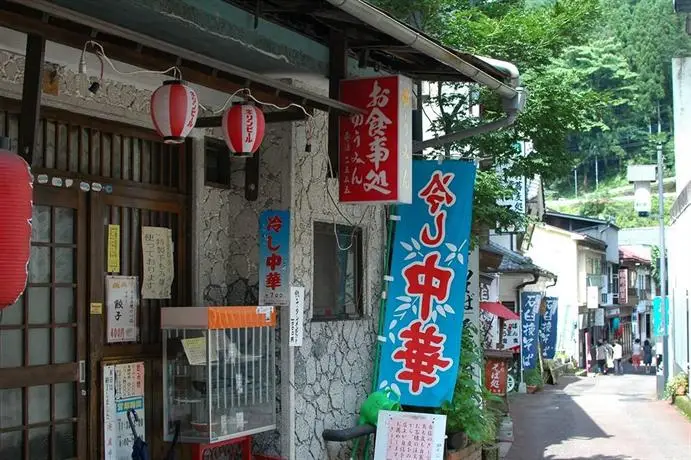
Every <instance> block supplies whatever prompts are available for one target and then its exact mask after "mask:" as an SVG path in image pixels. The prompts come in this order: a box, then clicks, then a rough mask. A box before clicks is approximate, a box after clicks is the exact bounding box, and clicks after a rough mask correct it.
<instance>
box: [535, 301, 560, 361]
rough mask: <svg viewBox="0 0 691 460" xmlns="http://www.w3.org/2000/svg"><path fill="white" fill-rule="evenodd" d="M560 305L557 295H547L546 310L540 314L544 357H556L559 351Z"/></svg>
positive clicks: (541, 343) (541, 342) (541, 345)
mask: <svg viewBox="0 0 691 460" xmlns="http://www.w3.org/2000/svg"><path fill="white" fill-rule="evenodd" d="M558 306H559V299H558V298H557V297H545V312H544V313H543V314H542V315H540V332H539V334H540V347H541V348H542V357H543V358H545V359H554V354H555V353H556V351H557V350H556V348H557V324H558V317H557V314H558V313H559V312H558Z"/></svg>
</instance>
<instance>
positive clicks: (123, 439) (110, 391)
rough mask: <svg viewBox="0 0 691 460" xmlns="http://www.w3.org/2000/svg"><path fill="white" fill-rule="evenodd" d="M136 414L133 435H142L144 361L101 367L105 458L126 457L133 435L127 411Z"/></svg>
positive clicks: (123, 459)
mask: <svg viewBox="0 0 691 460" xmlns="http://www.w3.org/2000/svg"><path fill="white" fill-rule="evenodd" d="M130 409H134V410H135V411H136V412H137V416H138V417H139V422H136V423H135V427H136V428H137V434H138V435H139V436H141V438H142V439H144V438H145V434H146V426H145V422H144V420H145V414H144V362H136V363H127V364H117V365H113V366H104V367H103V436H104V445H105V452H104V457H105V460H130V459H131V458H132V444H133V443H134V437H133V436H132V431H131V430H130V426H129V424H128V422H127V411H128V410H130Z"/></svg>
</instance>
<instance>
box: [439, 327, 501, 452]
mask: <svg viewBox="0 0 691 460" xmlns="http://www.w3.org/2000/svg"><path fill="white" fill-rule="evenodd" d="M476 334H477V330H476V328H475V327H474V326H472V325H466V326H464V329H463V337H462V339H461V367H460V369H459V372H458V377H457V379H456V386H455V389H454V394H453V398H452V400H451V401H448V402H446V403H445V404H444V405H443V406H442V408H441V410H440V411H439V412H440V413H442V414H444V415H446V434H447V446H446V447H447V454H446V459H447V460H461V459H463V458H466V456H468V455H472V453H473V452H474V453H475V455H477V453H478V452H479V451H480V450H481V449H482V445H483V444H484V443H489V442H494V438H495V437H496V420H497V415H496V414H495V411H494V409H492V408H491V407H489V401H491V398H496V396H494V395H491V396H490V395H489V394H488V393H489V392H487V391H486V390H485V389H484V386H483V385H482V384H481V383H479V382H478V381H477V380H476V378H475V372H476V369H478V368H482V360H483V356H482V351H481V349H480V347H478V346H477V345H476V343H475V341H474V337H475V335H476ZM480 381H482V380H480Z"/></svg>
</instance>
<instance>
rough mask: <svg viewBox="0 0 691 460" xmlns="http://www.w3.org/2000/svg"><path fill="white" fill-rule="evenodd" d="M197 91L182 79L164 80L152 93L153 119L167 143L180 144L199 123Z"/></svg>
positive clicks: (157, 129)
mask: <svg viewBox="0 0 691 460" xmlns="http://www.w3.org/2000/svg"><path fill="white" fill-rule="evenodd" d="M197 115H199V100H198V99H197V93H195V92H194V90H193V89H192V88H190V87H189V86H187V83H186V82H184V81H182V80H168V81H164V82H163V85H162V86H160V87H159V88H158V89H157V90H156V91H154V93H153V94H152V95H151V120H153V122H154V127H155V128H156V131H157V132H158V134H159V135H160V136H161V137H163V142H165V143H166V144H179V143H181V142H184V141H185V137H187V135H188V134H189V132H190V130H192V128H194V125H195V123H197Z"/></svg>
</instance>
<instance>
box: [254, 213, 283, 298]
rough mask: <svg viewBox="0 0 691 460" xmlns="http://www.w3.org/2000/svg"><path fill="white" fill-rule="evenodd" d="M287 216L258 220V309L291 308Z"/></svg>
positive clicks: (278, 215)
mask: <svg viewBox="0 0 691 460" xmlns="http://www.w3.org/2000/svg"><path fill="white" fill-rule="evenodd" d="M289 267H290V213H289V212H288V211H264V212H262V213H261V215H260V216H259V305H271V306H274V307H287V306H288V305H290V280H289V279H288V273H289V271H288V269H289Z"/></svg>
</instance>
